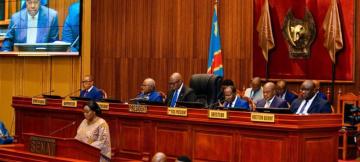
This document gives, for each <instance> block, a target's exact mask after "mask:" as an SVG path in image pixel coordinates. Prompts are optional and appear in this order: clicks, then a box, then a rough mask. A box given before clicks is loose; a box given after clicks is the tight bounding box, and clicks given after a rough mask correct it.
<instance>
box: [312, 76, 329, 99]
mask: <svg viewBox="0 0 360 162" xmlns="http://www.w3.org/2000/svg"><path fill="white" fill-rule="evenodd" d="M313 82H314V84H315V94H316V95H318V96H319V97H321V98H322V99H324V100H327V97H326V95H325V94H324V93H322V92H321V91H320V82H319V81H318V80H313Z"/></svg>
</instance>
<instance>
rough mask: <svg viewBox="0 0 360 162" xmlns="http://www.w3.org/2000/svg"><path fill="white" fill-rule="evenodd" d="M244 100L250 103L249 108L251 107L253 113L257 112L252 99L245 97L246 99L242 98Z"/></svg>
mask: <svg viewBox="0 0 360 162" xmlns="http://www.w3.org/2000/svg"><path fill="white" fill-rule="evenodd" d="M242 99H243V100H245V101H246V102H248V103H249V107H250V110H251V111H255V110H256V104H255V103H254V101H253V100H252V99H251V98H250V97H246V96H244V97H242Z"/></svg>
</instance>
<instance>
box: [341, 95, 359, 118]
mask: <svg viewBox="0 0 360 162" xmlns="http://www.w3.org/2000/svg"><path fill="white" fill-rule="evenodd" d="M345 104H352V105H354V106H359V104H360V98H359V96H357V95H355V94H354V93H346V94H340V95H339V96H338V103H337V108H336V112H335V113H337V114H342V121H343V125H344V109H345Z"/></svg>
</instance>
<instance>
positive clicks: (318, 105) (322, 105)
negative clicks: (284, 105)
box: [290, 95, 331, 114]
mask: <svg viewBox="0 0 360 162" xmlns="http://www.w3.org/2000/svg"><path fill="white" fill-rule="evenodd" d="M302 101H303V100H302V99H300V98H298V99H296V100H294V101H293V103H292V104H291V106H290V110H291V112H293V113H296V111H297V110H298V109H299V107H300V105H301V102H302ZM307 113H309V114H311V113H331V106H330V104H329V102H328V101H326V100H324V99H322V98H321V97H319V96H318V95H316V97H315V98H314V101H313V102H312V103H311V105H310V107H309V110H308V112H307Z"/></svg>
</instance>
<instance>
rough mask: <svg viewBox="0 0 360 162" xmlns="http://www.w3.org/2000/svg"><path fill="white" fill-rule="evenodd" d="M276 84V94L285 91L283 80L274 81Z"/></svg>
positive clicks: (281, 93)
mask: <svg viewBox="0 0 360 162" xmlns="http://www.w3.org/2000/svg"><path fill="white" fill-rule="evenodd" d="M276 86H277V94H278V95H283V94H284V93H285V91H286V89H287V88H286V82H285V80H279V81H278V82H277V83H276Z"/></svg>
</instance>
